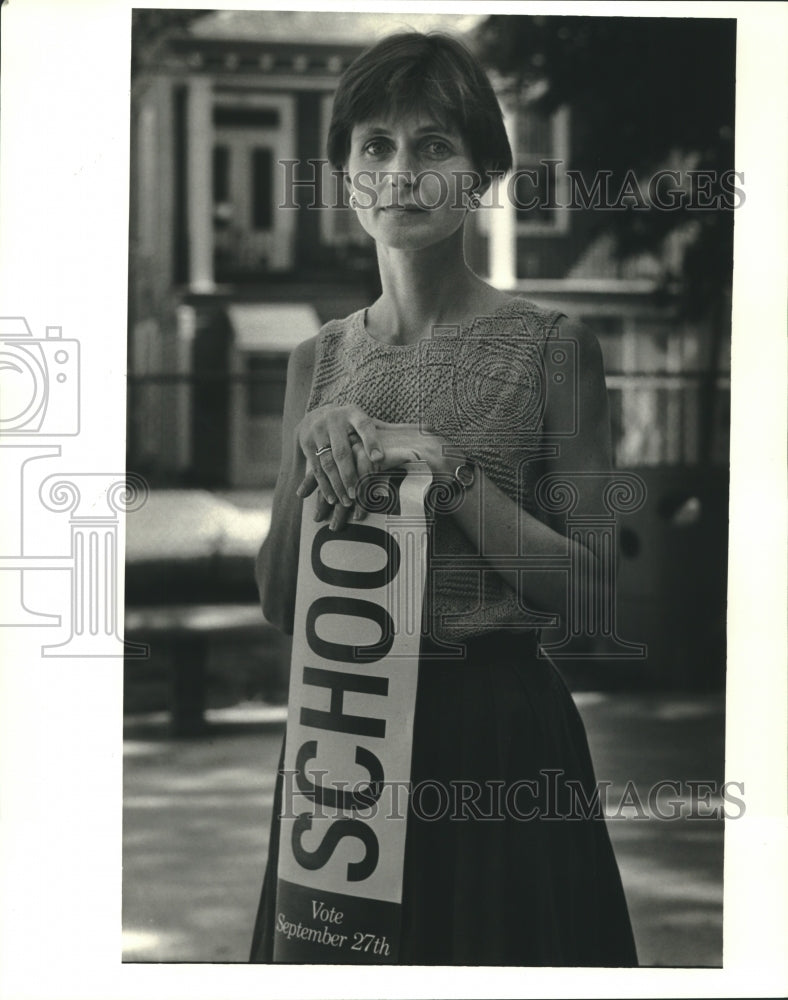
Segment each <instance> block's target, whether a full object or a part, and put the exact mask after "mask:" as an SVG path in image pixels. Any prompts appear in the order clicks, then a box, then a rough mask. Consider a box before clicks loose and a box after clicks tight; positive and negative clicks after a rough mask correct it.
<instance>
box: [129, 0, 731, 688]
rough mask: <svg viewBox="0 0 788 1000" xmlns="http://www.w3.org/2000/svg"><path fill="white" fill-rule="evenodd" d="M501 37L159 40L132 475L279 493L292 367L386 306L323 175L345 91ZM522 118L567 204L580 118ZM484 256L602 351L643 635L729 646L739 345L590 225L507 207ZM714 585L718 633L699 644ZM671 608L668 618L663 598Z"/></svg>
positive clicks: (466, 29) (135, 254) (147, 161)
mask: <svg viewBox="0 0 788 1000" xmlns="http://www.w3.org/2000/svg"><path fill="white" fill-rule="evenodd" d="M481 20H482V15H449V14H447V15H440V14H431V15H394V14H391V15H384V14H359V13H330V12H308V11H257V12H244V11H224V12H209V13H207V14H203V15H201V16H197V17H195V18H194V19H193V20H191V21H190V22H188V23H186V24H184V25H183V26H181V27H178V28H176V29H173V30H168V31H160V32H157V33H156V34H155V35H153V36H151V37H148V38H146V37H143V36H142V35H141V34H139V33H138V34H137V37H136V38H135V43H134V44H135V50H134V64H135V70H134V74H133V80H132V125H131V127H132V165H131V212H130V289H129V320H130V325H129V409H128V414H129V426H128V464H129V468H133V469H135V470H137V471H140V472H142V473H144V474H145V475H146V476H147V477H148V478H149V480H150V481H151V482H152V484H153V485H156V484H169V485H172V484H177V485H194V486H201V487H208V488H210V487H268V486H272V485H273V482H274V479H275V476H276V471H277V468H278V464H279V455H280V429H281V420H280V415H281V410H282V403H283V398H284V382H285V369H286V364H287V358H288V356H289V353H290V351H291V350H292V348H293V346H294V345H295V344H296V343H298V342H299V341H300V340H301V339H305V338H307V337H309V336H311V335H312V334H314V333H315V332H316V331H317V329H318V328H319V326H320V325H321V324H322V323H323V322H325V321H326V320H328V319H330V318H332V317H336V316H344V315H346V314H348V313H349V312H351V311H353V310H355V309H357V308H360V307H361V306H363V305H365V304H368V302H369V301H371V300H372V299H373V298H374V297H375V296H376V294H377V291H378V285H377V272H376V265H375V259H374V253H373V248H372V246H371V245H370V242H369V240H368V238H367V237H366V234H364V232H363V230H361V228H360V227H359V226H358V224H357V223H356V221H355V218H354V217H353V214H352V212H350V211H349V210H348V209H347V207H344V206H343V205H342V204H341V201H342V187H341V184H337V179H336V178H335V177H333V176H332V174H331V172H330V170H329V169H328V168H327V167H326V166H325V165H323V164H321V162H320V161H322V160H323V159H324V156H325V152H324V150H325V140H326V135H327V130H328V124H329V118H330V111H331V102H332V97H333V92H334V89H335V87H336V83H337V80H338V78H339V76H340V74H341V73H342V71H343V70H344V68H345V67H346V66H347V65H348V64H349V62H351V61H352V59H353V58H354V57H355V56H356V55H357V54H358V53H359V52H360V51H361V50H362V49H363V48H365V47H366V46H367V45H368V44H370V43H371V42H373V41H374V40H376V39H377V38H378V37H381V36H382V35H384V34H388V33H389V32H391V31H393V30H397V29H400V28H404V27H408V26H410V27H415V28H418V29H420V30H430V29H436V28H437V29H442V30H449V31H453V32H455V33H458V34H460V35H464V36H466V37H467V38H472V33H473V30H474V28H475V27H476V26H477V24H478V23H479V22H480V21H481ZM506 113H507V119H508V128H509V132H510V138H511V140H512V145H513V148H514V150H515V160H516V163H515V166H516V168H517V169H519V170H530V171H531V173H530V174H529V175H527V176H528V177H529V178H530V183H531V185H532V187H535V188H536V189H537V190H541V189H542V188H544V187H546V186H547V185H550V184H553V185H554V186H555V189H556V192H557V193H558V194H559V195H560V193H561V191H562V190H563V189H564V187H565V185H566V183H567V178H566V175H565V169H566V165H567V164H571V160H572V136H573V120H572V109H571V107H570V108H566V107H565V108H562V109H560V110H559V111H558V112H556V113H555V114H553V115H550V116H549V117H541V116H539V115H536V114H535V113H534V112H533V110H532V109H530V108H529V107H528V106H527V105H524V104H514V105H512V104H509V105H507V107H506ZM550 161H554V163H555V166H554V167H551V166H549V162H550ZM545 164H548V165H547V166H546V165H545ZM551 171H552V172H551ZM293 181H296V182H299V183H296V184H293ZM548 200H549V199H548ZM557 200H558V201H561V200H562V199H561V198H560V197H559V198H558V199H557ZM467 252H468V256H469V260H470V261H471V263H472V265H473V266H474V268H475V269H476V270H477V272H478V273H481V274H484V275H486V276H488V277H489V278H490V280H491V281H492V282H493V283H494V284H496V285H498V286H499V287H502V288H507V289H510V290H512V291H517V292H518V293H520V294H523V295H525V296H526V297H529V298H531V299H533V300H535V301H537V302H539V303H542V304H546V305H553V304H556V305H560V306H561V307H562V308H563V310H564V311H565V312H567V313H568V314H570V315H572V316H573V317H574V318H578V319H581V320H584V321H585V322H586V323H587V324H588V325H589V326H590V327H591V328H592V329H593V331H594V332H595V333H596V334H597V336H598V338H599V340H600V343H601V345H602V349H603V353H604V355H605V361H606V369H607V373H608V387H609V390H610V398H611V406H612V417H613V433H614V447H615V456H616V462H617V465H618V466H619V467H621V468H630V469H635V470H636V471H637V472H638V473H639V474H640V475H642V476H643V478H644V480H645V482H646V485H647V488H648V491H649V503H648V504H647V505H646V506H645V507H644V508H643V509H642V510H641V511H640V512H638V513H636V514H634V515H632V517H631V518H629V519H628V521H627V523H626V525H624V527H623V530H622V538H621V541H622V548H623V552H624V560H623V563H622V579H623V580H624V582H625V584H626V591H627V594H628V595H629V596H628V600H629V601H630V605H629V611H628V612H627V614H628V616H629V621H630V622H631V623H633V627H634V628H635V631H641V632H643V630H645V631H646V632H648V633H649V636H651V639H650V642H651V644H652V648H654V642H656V643H657V646H659V643H660V642H662V641H663V640H664V643H665V649H666V651H667V650H671V651H672V650H675V648H676V638H675V635H671V634H669V630H668V631H666V630H665V629H664V628H663V629H662V630H661V631H660V628H658V627H657V625H656V622H657V621H659V622H661V623H663V624H664V623H665V622H666V621H672V622H673V624H674V626H675V632H676V634H683V633H687V631H688V630H689V631H692V630H693V629H695V631H697V630H698V628H700V630H701V631H702V632H703V634H704V635H708V634H709V633H710V632H711V631H714V632H715V634H716V633H719V634H718V635H717V639H718V640H719V642H722V641H724V613H723V612H722V609H723V608H724V599H725V566H726V550H725V540H726V524H727V499H726V496H727V494H726V484H727V463H728V400H729V384H730V383H729V371H730V367H729V366H730V362H729V356H728V352H727V346H726V345H727V344H728V343H729V338H728V336H727V331H719V330H712V329H710V328H709V326H708V324H704V323H689V322H688V321H686V320H685V319H683V318H682V317H681V315H680V314H679V312H678V310H677V308H676V305H675V303H674V302H673V301H672V300H671V298H670V296H665V295H663V296H662V297H661V298H659V299H658V298H656V297H655V295H654V292H655V289H656V287H657V283H658V278H659V275H660V273H661V268H662V266H663V264H664V261H660V260H656V259H652V258H650V257H643V258H640V259H636V260H631V259H630V260H627V261H625V262H620V261H617V260H616V259H615V257H614V255H613V254H612V252H611V248H610V246H609V245H608V244H607V243H606V241H605V239H604V238H601V239H600V238H598V237H592V236H591V235H590V232H589V228H588V226H587V224H586V221H585V220H584V214H583V213H582V212H577V211H572V210H570V209H567V208H560V207H557V208H541V209H535V210H534V209H531V210H527V211H526V210H520V209H517V208H516V207H515V206H514V205H513V204H512V203H511V201H510V200H509V199H507V198H501V199H500V207H492V208H487V209H484V210H481V211H479V212H478V213H476V215H475V216H474V217H473V224H472V226H471V227H469V232H468V245H467ZM668 252H670V250H669V249H668ZM720 345H722V346H720ZM677 566H681V567H683V569H682V570H681V571H680V572H677V570H676V567H677ZM709 580H714V581H715V582H714V584H713V588H712V589H714V593H713V594H709V600H708V601H706V602H702V603H703V606H704V608H707V611H706V612H703V613H704V614H707V617H708V619H709V620H708V621H707V622H705V623H702V624H701V625H697V618H698V613H699V612H698V608H699V604H698V592H699V590H700V591H703V590H708V589H709V587H710V584H709ZM668 591H669V592H670V593H671V594H672V595H673V596H672V598H671V600H672V603H671V604H670V614H667V615H666V613H665V606H664V601H662V598H661V597H658V595H660V594H664V593H666V592H668ZM655 600H657V602H658V604H659V606H658V607H656V606H653V604H654V601H655ZM659 602H662V603H659ZM721 614H722V615H723V617H721ZM693 622H695V623H696V624H693ZM715 641H716V640H715ZM694 648H695V647H694V645H693V649H694ZM668 655H673V654H672V653H670V654H668V652H666V653H665V656H668ZM687 655H689V653H688V654H687ZM681 662H682V663H683V664H685V665H686V662H687V657H685V656H684V655H682V656H681ZM671 669H672V668H671ZM677 669H678V668H677ZM681 669H686V666H685V667H682V668H681Z"/></svg>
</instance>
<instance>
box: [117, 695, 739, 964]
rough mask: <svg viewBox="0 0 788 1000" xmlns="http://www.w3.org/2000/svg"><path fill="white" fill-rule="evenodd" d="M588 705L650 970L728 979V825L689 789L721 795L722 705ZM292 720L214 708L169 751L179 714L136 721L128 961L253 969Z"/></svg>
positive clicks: (130, 746) (274, 709) (131, 738)
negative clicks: (662, 786) (674, 809)
mask: <svg viewBox="0 0 788 1000" xmlns="http://www.w3.org/2000/svg"><path fill="white" fill-rule="evenodd" d="M575 700H576V702H577V704H578V708H579V709H580V712H581V714H582V716H583V718H584V721H585V724H586V729H587V732H588V737H589V744H590V746H591V751H592V755H593V758H594V762H595V767H596V773H597V779H598V780H599V781H600V782H602V781H609V782H611V786H610V789H609V791H608V795H607V813H608V822H609V829H610V834H611V838H612V840H613V844H614V848H615V851H616V856H617V858H618V862H619V867H620V869H621V874H622V879H623V882H624V888H625V891H626V894H627V898H628V901H629V907H630V913H631V916H632V921H633V925H634V929H635V936H636V940H637V944H638V951H639V956H640V961H641V964H642V965H646V966H707V967H709V966H711V967H715V966H720V965H721V961H722V865H723V828H724V822H723V820H722V819H721V818H716V819H711V818H702V817H703V816H704V815H706V814H707V813H708V812H709V806H706V805H703V804H701V805H699V806H698V808H697V809H696V810H695V817H694V818H692V817H691V816H690V815H689V813H691V809H690V805H691V802H690V800H691V797H692V792H691V789H690V788H689V786H687V784H686V782H688V781H704V782H711V783H716V787H717V788H719V787H720V784H721V782H722V779H723V770H724V701H723V698H722V696H721V695H719V694H686V693H675V694H671V693H665V692H658V693H655V692H648V693H635V694H633V693H627V692H622V691H614V692H604V693H602V692H595V691H585V692H577V693H576V694H575ZM284 718H285V710H284V708H283V707H281V706H274V705H266V704H263V703H261V702H250V703H248V704H240V705H235V706H231V707H228V708H225V709H214V710H212V711H209V721H210V723H211V728H210V730H209V733H208V735H207V736H206V737H205V738H202V739H199V740H182V741H175V740H171V739H169V738H168V729H167V716H166V714H149V715H138V716H131V717H129V718H128V719H127V723H126V739H125V764H124V786H125V787H124V803H125V816H124V866H123V878H124V884H123V926H124V946H125V950H124V957H125V960H126V961H129V962H245V961H246V960H247V957H248V950H249V943H250V937H251V931H252V925H253V922H254V916H255V910H256V906H257V900H258V895H259V891H260V885H261V883H262V878H263V871H264V867H265V860H266V851H267V846H268V830H269V826H270V821H271V811H272V802H273V790H274V778H275V772H276V766H277V762H278V755H279V749H280V745H281V740H282V736H283V732H284ZM734 777H735V776H734ZM667 780H670V781H676V782H680V783H682V784H681V786H680V789H679V792H680V794H679V795H678V796H677V795H676V794H674V793H670V794H668V795H666V796H664V797H663V798H662V799H661V800H660V801H661V802H662V803H663V805H662V809H663V811H664V813H665V814H670V808H669V807H668V806H667V805H666V804H665V803H666V802H667V801H668V800H670V799H673V800H675V799H679V800H680V801H681V804H682V810H683V811H682V815H681V816H679V818H677V819H673V820H664V819H659V818H658V817H657V816H655V814H654V809H653V808H652V806H653V800H652V806H650V805H649V791H650V790H651V789H653V788H654V786H655V784H656V783H657V782H659V781H667ZM674 792H675V790H674ZM715 803H717V804H719V800H718V797H717V796H714V795H712V797H711V804H712V805H714V804H715ZM736 812H737V810H736V809H731V811H730V813H729V815H730V816H735V815H736ZM728 821H732V820H730V819H729V820H728Z"/></svg>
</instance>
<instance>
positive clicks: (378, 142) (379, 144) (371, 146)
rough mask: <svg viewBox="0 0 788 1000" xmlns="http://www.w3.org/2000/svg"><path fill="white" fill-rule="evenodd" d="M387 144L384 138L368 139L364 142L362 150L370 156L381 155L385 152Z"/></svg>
mask: <svg viewBox="0 0 788 1000" xmlns="http://www.w3.org/2000/svg"><path fill="white" fill-rule="evenodd" d="M387 145H388V144H387V143H386V142H385V140H384V139H370V141H369V142H367V143H365V144H364V152H365V153H368V154H369V155H370V156H382V155H383V154H384V153H385V152H386V148H387Z"/></svg>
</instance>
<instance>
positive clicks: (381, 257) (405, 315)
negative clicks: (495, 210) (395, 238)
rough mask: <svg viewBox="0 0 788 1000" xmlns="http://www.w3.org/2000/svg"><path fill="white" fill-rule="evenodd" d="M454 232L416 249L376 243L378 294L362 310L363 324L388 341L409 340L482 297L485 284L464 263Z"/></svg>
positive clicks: (458, 316) (460, 315)
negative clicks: (378, 274)
mask: <svg viewBox="0 0 788 1000" xmlns="http://www.w3.org/2000/svg"><path fill="white" fill-rule="evenodd" d="M458 238H459V240H460V241H461V238H462V230H459V231H458V234H457V237H454V238H452V239H449V240H445V241H441V242H440V243H437V244H435V245H434V246H431V247H426V248H424V249H421V250H394V249H392V248H391V247H386V246H381V245H378V266H379V268H380V281H381V286H382V290H383V292H382V295H381V296H380V298H379V299H378V300H377V301H376V302H375V303H374V304H373V305H372V306H371V307H370V309H369V310H368V312H367V324H368V329H371V332H372V333H373V336H375V337H376V338H377V339H379V340H385V341H386V342H388V343H396V344H409V343H415V342H416V341H418V340H422V339H423V338H424V337H427V336H429V334H430V332H431V330H432V327H433V326H436V325H440V324H455V323H459V322H461V321H463V320H464V319H465V317H466V315H468V314H469V313H470V312H471V311H472V310H473V309H474V307H475V305H476V304H477V303H478V304H481V303H482V302H485V306H487V304H488V303H487V301H486V300H488V299H489V298H490V296H489V295H488V293H492V295H493V296H494V297H497V298H498V299H499V300H500V299H503V298H504V296H502V295H501V293H500V292H496V290H495V289H492V288H490V286H489V285H487V284H486V282H484V281H482V279H481V278H479V277H478V276H477V275H476V274H474V273H473V271H472V270H471V269H470V268H469V267H468V265H467V264H466V263H465V258H464V256H463V253H462V245H461V242H460V244H459V247H458V244H457V239H458Z"/></svg>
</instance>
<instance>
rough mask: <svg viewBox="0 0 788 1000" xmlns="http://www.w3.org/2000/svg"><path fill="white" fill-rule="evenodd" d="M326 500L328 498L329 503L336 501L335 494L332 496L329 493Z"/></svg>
mask: <svg viewBox="0 0 788 1000" xmlns="http://www.w3.org/2000/svg"><path fill="white" fill-rule="evenodd" d="M326 500H328V502H329V503H336V502H337V498H336V497H335V496H332V495H331V494H330V493H329V495H328V496H327V497H326Z"/></svg>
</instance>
